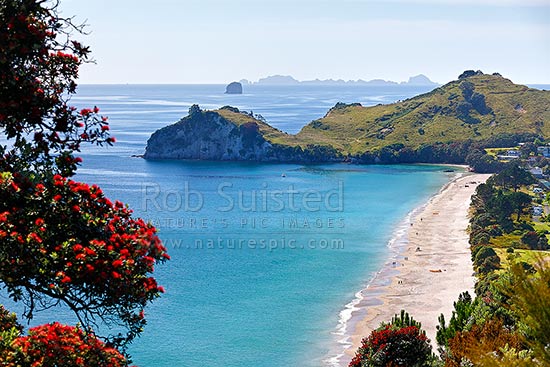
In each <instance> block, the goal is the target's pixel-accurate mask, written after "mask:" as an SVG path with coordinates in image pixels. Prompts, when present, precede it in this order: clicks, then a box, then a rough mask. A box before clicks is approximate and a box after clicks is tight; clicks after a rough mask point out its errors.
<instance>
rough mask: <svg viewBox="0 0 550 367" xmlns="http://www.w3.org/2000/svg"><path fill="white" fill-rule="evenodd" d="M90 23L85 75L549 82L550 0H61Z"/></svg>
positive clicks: (125, 79)
mask: <svg viewBox="0 0 550 367" xmlns="http://www.w3.org/2000/svg"><path fill="white" fill-rule="evenodd" d="M61 7H62V11H63V15H64V16H73V15H74V16H76V21H77V22H78V21H80V22H84V21H85V22H86V23H87V24H89V27H88V28H87V30H88V31H89V32H90V34H89V35H87V36H80V37H77V38H79V39H81V40H82V41H83V43H85V44H89V45H90V46H91V49H92V54H93V57H94V59H95V60H96V64H95V65H86V66H84V67H83V68H82V71H81V78H80V82H81V83H85V84H127V83H129V84H226V83H229V82H231V81H238V80H241V79H248V80H253V81H254V80H258V79H260V78H262V77H265V76H268V75H274V74H279V75H292V76H293V77H294V78H296V79H298V80H313V79H316V78H318V79H344V80H357V79H362V80H372V79H384V80H392V81H405V80H407V79H408V77H410V76H413V75H418V74H424V75H426V76H428V77H429V78H430V79H431V80H433V81H435V82H438V83H441V84H444V83H446V82H448V81H450V80H454V79H456V78H457V77H458V75H460V73H462V72H463V71H464V70H467V69H474V70H478V69H480V70H482V71H483V72H485V73H494V72H498V73H500V74H502V75H503V76H504V77H506V78H509V79H511V80H512V81H514V82H515V83H521V84H550V67H549V65H548V60H550V1H548V0H499V1H497V0H475V1H474V0H439V1H435V0H385V1H381V0H339V1H336V0H318V1H313V0H295V1H290V0H278V1H275V0H266V1H262V2H257V1H252V0H242V1H232V2H230V1H222V0H200V1H199V0H185V1H176V0H159V1H157V2H156V3H155V4H154V5H153V4H152V3H149V2H143V1H137V2H136V1H129V0H120V1H117V2H108V1H106V0H97V1H94V2H87V1H82V0H62V1H61Z"/></svg>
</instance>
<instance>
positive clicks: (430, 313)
mask: <svg viewBox="0 0 550 367" xmlns="http://www.w3.org/2000/svg"><path fill="white" fill-rule="evenodd" d="M489 177H490V175H487V174H465V175H463V176H462V177H459V178H457V179H455V180H454V181H452V182H451V183H449V184H448V185H447V186H446V187H445V188H444V189H443V190H442V191H441V192H439V193H438V194H437V195H435V196H433V197H432V198H431V199H430V201H429V202H428V203H427V204H426V205H425V206H424V207H423V208H422V209H421V210H420V211H419V212H418V213H417V214H416V215H415V216H414V217H413V218H412V220H411V223H412V224H411V225H410V228H409V230H408V234H407V237H406V238H407V241H406V243H405V245H404V249H403V252H402V253H401V254H400V255H399V257H398V259H397V260H396V262H395V263H393V261H392V262H391V263H390V264H389V265H388V266H389V269H388V270H390V271H391V270H393V271H392V273H393V275H392V276H391V278H390V279H389V283H387V284H389V285H384V286H371V287H369V288H368V289H366V290H364V291H363V297H364V300H365V301H368V300H369V298H373V297H375V298H377V299H378V301H380V302H378V303H379V304H378V305H374V306H363V307H362V308H363V309H362V310H361V309H360V314H361V315H362V318H361V319H360V320H359V321H357V322H356V323H355V324H353V325H351V326H352V327H353V329H352V330H351V340H350V342H351V343H352V346H351V347H350V348H349V349H348V350H347V352H346V354H347V356H348V358H344V359H345V361H343V362H346V363H347V362H349V358H351V356H353V354H354V353H355V351H356V350H357V348H358V347H359V345H360V343H361V339H362V338H363V337H365V336H368V335H369V333H370V332H371V331H372V330H373V329H376V328H377V327H378V326H379V325H380V323H381V322H382V321H386V322H387V321H390V320H391V318H392V316H393V315H394V314H396V313H399V312H400V310H402V309H404V310H406V311H407V312H409V314H410V315H412V316H413V317H414V318H415V319H416V320H418V321H420V322H421V323H422V328H423V329H424V330H426V334H427V336H428V338H429V339H430V340H431V341H432V345H433V346H434V347H435V345H436V343H435V335H436V325H437V324H438V321H437V318H438V316H439V315H440V314H441V313H443V314H444V315H445V317H446V319H447V320H448V319H449V318H450V315H451V312H452V310H453V302H454V301H456V300H457V298H458V295H459V294H460V293H461V292H464V291H469V292H470V294H472V295H473V289H474V281H475V279H474V277H473V276H472V274H473V268H472V263H471V260H470V250H469V245H468V234H467V232H466V230H467V227H468V209H469V206H470V197H471V196H472V194H473V193H474V191H475V189H476V187H477V185H478V184H479V183H481V182H485V180H487V178H489ZM473 182H475V183H473ZM375 283H376V282H375ZM371 304H372V303H371ZM360 307H361V306H360Z"/></svg>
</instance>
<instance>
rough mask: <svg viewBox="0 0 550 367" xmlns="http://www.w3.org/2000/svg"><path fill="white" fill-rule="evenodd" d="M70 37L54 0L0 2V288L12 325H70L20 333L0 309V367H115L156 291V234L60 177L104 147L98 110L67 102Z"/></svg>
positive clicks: (81, 51) (71, 87) (77, 62)
mask: <svg viewBox="0 0 550 367" xmlns="http://www.w3.org/2000/svg"><path fill="white" fill-rule="evenodd" d="M81 30H82V28H81V27H80V26H77V25H74V24H73V23H72V20H71V19H67V18H63V17H61V16H60V15H59V10H58V4H57V2H46V1H37V0H1V1H0V133H1V134H2V144H1V145H0V285H1V287H2V291H3V294H4V295H6V296H9V297H10V298H11V299H12V300H13V301H14V302H15V303H17V304H18V305H20V309H21V310H22V312H20V314H19V316H20V317H21V318H22V319H23V320H26V321H30V320H31V319H33V317H34V315H35V314H36V313H38V312H40V311H43V310H48V309H52V308H55V307H58V306H62V307H64V308H65V309H67V310H69V311H71V312H72V313H73V314H74V317H75V318H76V319H77V320H78V325H76V326H70V325H62V324H60V323H58V322H52V323H50V324H45V325H40V326H37V327H33V328H31V329H30V330H28V331H25V330H24V329H23V327H22V326H21V325H20V324H19V323H18V321H17V318H16V316H15V314H13V313H12V312H9V311H7V310H6V309H5V308H4V307H3V306H0V365H2V366H8V367H16V366H68V367H72V366H75V367H76V366H92V367H94V366H97V367H99V366H101V367H116V366H126V365H128V363H129V361H128V358H127V357H128V356H127V355H126V354H125V347H126V345H127V344H128V343H129V342H131V341H132V340H133V339H134V338H136V337H137V336H138V335H139V334H140V333H141V332H142V331H143V328H144V326H145V324H146V319H145V314H144V308H145V306H146V305H147V304H148V303H149V302H151V301H152V300H154V299H155V298H157V297H159V296H160V294H161V293H162V292H164V289H163V288H162V286H160V285H158V284H157V282H156V280H155V278H153V277H152V273H153V268H154V266H155V264H159V263H162V262H164V261H166V260H167V259H168V258H169V256H168V255H167V253H166V249H165V248H164V246H163V245H162V244H161V242H160V240H159V238H158V237H157V235H156V229H155V228H154V227H153V226H152V225H150V224H147V223H145V222H144V221H143V220H141V219H139V218H134V217H133V216H132V212H131V210H130V209H129V208H127V207H126V206H125V205H124V204H123V203H121V202H118V201H115V202H114V203H113V202H112V201H111V200H109V199H108V198H107V197H106V196H105V194H104V193H103V191H102V190H101V188H99V187H98V186H97V185H88V184H84V183H80V182H76V181H74V180H73V179H71V177H72V176H73V175H74V174H75V173H76V170H77V168H78V165H79V163H80V162H81V159H80V158H79V157H77V156H76V154H78V152H79V151H80V148H81V146H83V145H84V144H95V145H99V146H102V145H105V144H108V145H110V144H113V143H114V142H115V139H114V138H113V137H111V136H109V124H108V122H107V118H106V117H103V116H101V115H100V114H99V109H98V108H97V107H93V108H85V109H82V110H77V109H76V108H75V107H72V106H71V105H69V104H68V103H69V102H68V101H69V98H68V97H69V96H71V95H73V94H74V93H75V91H76V79H77V76H78V70H79V67H80V66H81V65H82V64H83V63H86V62H89V61H90V55H89V53H90V51H89V49H88V47H85V46H83V45H82V44H80V43H79V42H78V41H76V40H74V39H73V34H74V33H77V34H78V33H79V32H80V31H81ZM51 315H54V313H51ZM52 321H54V320H52Z"/></svg>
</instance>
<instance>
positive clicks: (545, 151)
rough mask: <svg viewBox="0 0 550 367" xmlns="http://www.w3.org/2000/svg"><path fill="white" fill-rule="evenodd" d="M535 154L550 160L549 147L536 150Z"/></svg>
mask: <svg viewBox="0 0 550 367" xmlns="http://www.w3.org/2000/svg"><path fill="white" fill-rule="evenodd" d="M537 152H538V153H539V154H541V155H543V156H544V157H545V158H550V145H545V146H542V147H538V148H537Z"/></svg>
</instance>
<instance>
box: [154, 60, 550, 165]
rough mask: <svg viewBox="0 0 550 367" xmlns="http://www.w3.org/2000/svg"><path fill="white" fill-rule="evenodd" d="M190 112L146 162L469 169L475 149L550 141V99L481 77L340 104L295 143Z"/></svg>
mask: <svg viewBox="0 0 550 367" xmlns="http://www.w3.org/2000/svg"><path fill="white" fill-rule="evenodd" d="M192 110H193V111H190V115H189V116H188V117H185V118H183V119H182V120H180V121H179V122H177V123H176V124H174V125H171V126H168V127H165V128H163V129H161V130H159V131H157V132H155V133H154V134H153V136H152V137H151V139H149V142H148V146H147V151H146V154H145V157H146V158H152V159H174V158H175V159H214V160H257V161H300V162H303V161H310V162H311V161H319V162H326V161H352V162H356V163H374V162H384V163H400V162H427V163H444V162H446V163H465V162H466V161H467V156H468V154H469V153H471V152H472V150H475V149H480V148H484V147H501V146H510V145H514V144H516V143H518V142H521V141H524V140H533V139H534V138H535V137H538V138H539V139H541V140H544V139H545V138H549V137H550V91H543V90H537V89H532V88H528V87H526V86H523V85H517V84H514V83H512V82H511V81H510V80H508V79H505V78H503V77H502V76H500V75H499V74H493V75H487V74H483V73H481V72H480V71H477V72H474V71H466V72H464V73H463V74H462V75H461V76H460V77H459V79H458V80H455V81H452V82H450V83H447V84H445V85H443V86H441V87H439V88H436V89H434V90H433V91H431V92H429V93H426V94H422V95H419V96H416V97H413V98H410V99H407V100H404V101H398V102H396V103H392V104H388V105H381V104H380V105H376V106H371V107H363V106H361V105H360V104H358V103H354V104H343V103H338V104H336V105H335V106H334V107H333V108H331V109H330V110H329V111H328V113H327V114H326V115H325V116H324V117H323V118H321V119H318V120H315V121H312V122H311V123H309V124H308V125H306V126H305V127H304V128H303V129H302V130H301V131H300V132H299V133H298V134H296V135H290V134H286V133H284V132H282V131H279V130H277V129H275V128H273V127H271V126H270V125H269V124H267V123H266V122H265V121H264V120H263V119H262V118H261V116H257V115H256V116H254V115H251V114H248V113H246V112H241V111H239V110H238V109H236V108H233V107H223V108H221V109H219V110H215V111H206V112H205V111H201V110H200V109H198V107H197V106H195V107H193V108H192ZM191 112H193V113H191Z"/></svg>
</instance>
